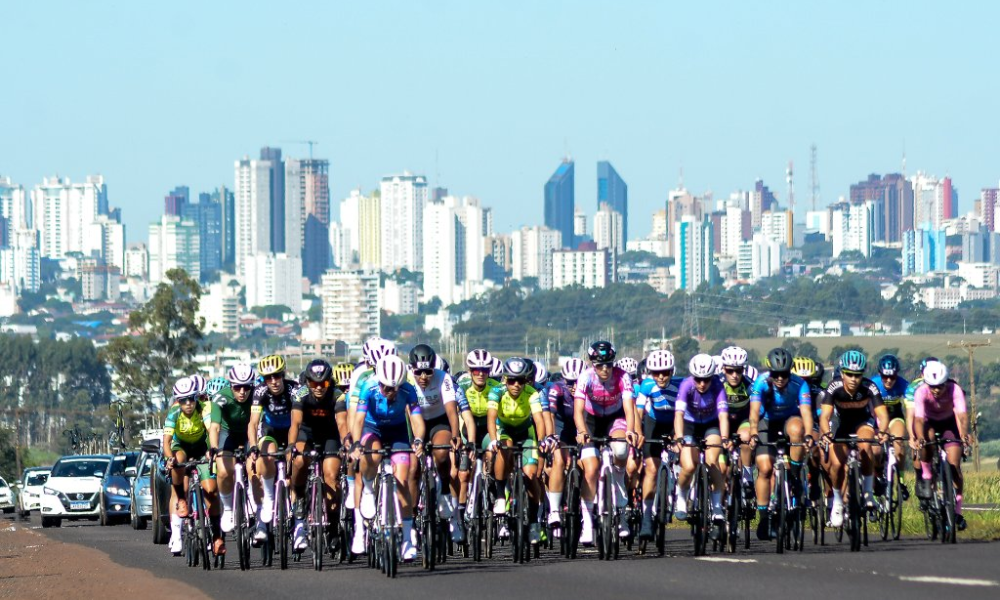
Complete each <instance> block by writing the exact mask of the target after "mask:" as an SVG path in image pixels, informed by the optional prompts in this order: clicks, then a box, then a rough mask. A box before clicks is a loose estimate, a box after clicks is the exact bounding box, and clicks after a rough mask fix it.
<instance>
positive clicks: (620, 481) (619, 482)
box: [611, 467, 625, 490]
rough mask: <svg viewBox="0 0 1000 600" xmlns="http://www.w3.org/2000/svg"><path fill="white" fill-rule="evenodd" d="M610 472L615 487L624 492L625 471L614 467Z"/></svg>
mask: <svg viewBox="0 0 1000 600" xmlns="http://www.w3.org/2000/svg"><path fill="white" fill-rule="evenodd" d="M611 471H612V473H614V477H615V486H617V487H618V489H619V490H624V489H625V469H620V468H618V467H615V468H614V469H612V470H611Z"/></svg>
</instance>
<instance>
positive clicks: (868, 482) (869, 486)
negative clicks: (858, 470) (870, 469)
mask: <svg viewBox="0 0 1000 600" xmlns="http://www.w3.org/2000/svg"><path fill="white" fill-rule="evenodd" d="M864 486H865V493H866V494H870V493H872V490H873V489H874V488H875V476H874V475H865V483H864Z"/></svg>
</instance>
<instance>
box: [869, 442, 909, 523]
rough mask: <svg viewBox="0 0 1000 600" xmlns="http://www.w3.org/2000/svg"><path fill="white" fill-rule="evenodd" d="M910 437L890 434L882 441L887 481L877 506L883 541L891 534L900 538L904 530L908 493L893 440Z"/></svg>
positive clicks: (884, 472)
mask: <svg viewBox="0 0 1000 600" xmlns="http://www.w3.org/2000/svg"><path fill="white" fill-rule="evenodd" d="M909 439H910V438H908V437H905V436H904V437H897V436H894V435H889V438H888V439H887V440H886V441H885V442H883V443H882V456H884V457H885V470H884V471H883V475H882V477H883V479H884V481H885V490H884V493H883V494H881V495H880V496H879V497H878V498H877V503H876V506H875V508H876V511H877V514H878V527H879V531H880V533H881V534H882V541H886V540H888V539H889V536H890V535H892V539H894V540H898V539H899V536H900V534H902V532H903V501H904V500H906V498H907V494H906V492H905V491H904V489H903V482H902V478H901V477H900V474H899V463H898V462H896V452H895V450H894V449H893V442H896V441H902V442H905V441H908V440H909Z"/></svg>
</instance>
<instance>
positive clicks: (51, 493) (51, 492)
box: [42, 487, 59, 496]
mask: <svg viewBox="0 0 1000 600" xmlns="http://www.w3.org/2000/svg"><path fill="white" fill-rule="evenodd" d="M42 491H43V492H45V494H46V495H48V496H58V495H59V492H57V491H56V490H54V489H52V488H50V487H44V488H42Z"/></svg>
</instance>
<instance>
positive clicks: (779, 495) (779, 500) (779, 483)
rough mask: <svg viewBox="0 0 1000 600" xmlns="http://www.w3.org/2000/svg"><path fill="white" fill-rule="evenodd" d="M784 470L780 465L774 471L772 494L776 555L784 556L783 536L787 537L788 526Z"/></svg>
mask: <svg viewBox="0 0 1000 600" xmlns="http://www.w3.org/2000/svg"><path fill="white" fill-rule="evenodd" d="M786 477H787V475H786V473H785V469H784V468H782V467H781V466H780V465H779V466H778V468H777V469H776V475H775V482H774V493H775V511H774V516H773V517H772V518H773V519H774V524H773V527H774V530H775V531H776V532H777V534H778V535H777V536H776V537H777V540H776V541H777V544H778V545H777V551H778V554H784V552H785V536H786V535H788V525H787V523H786V519H787V518H788V508H787V500H788V498H787V496H785V482H786Z"/></svg>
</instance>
